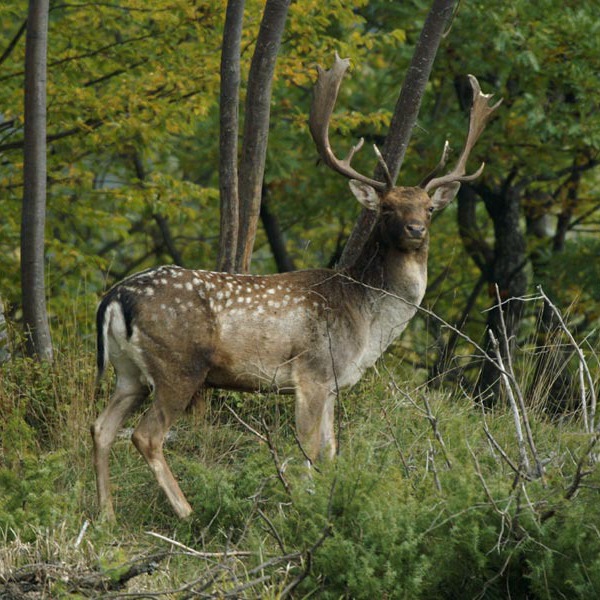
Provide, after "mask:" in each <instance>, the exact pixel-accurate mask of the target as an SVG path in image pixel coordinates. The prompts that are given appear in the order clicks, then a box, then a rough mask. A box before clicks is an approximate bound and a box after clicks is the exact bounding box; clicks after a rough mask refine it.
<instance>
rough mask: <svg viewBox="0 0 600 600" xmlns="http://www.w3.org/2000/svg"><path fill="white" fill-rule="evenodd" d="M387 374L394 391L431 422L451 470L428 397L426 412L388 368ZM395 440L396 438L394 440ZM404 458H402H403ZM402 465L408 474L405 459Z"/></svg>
mask: <svg viewBox="0 0 600 600" xmlns="http://www.w3.org/2000/svg"><path fill="white" fill-rule="evenodd" d="M385 371H386V373H387V374H388V375H389V376H390V380H391V382H392V385H393V386H394V389H395V390H396V391H397V392H399V393H400V394H402V395H403V396H404V397H405V398H407V399H408V401H409V402H410V403H411V404H412V405H413V406H414V407H415V408H416V409H417V410H418V411H419V412H420V413H421V414H424V415H425V416H426V417H427V420H428V421H429V423H430V424H431V428H432V429H433V435H434V436H435V439H436V440H437V441H438V442H439V444H440V446H441V448H442V452H443V453H444V460H445V461H446V465H447V466H448V468H449V469H451V468H452V463H451V462H450V458H449V457H448V451H447V449H446V444H445V443H444V439H443V438H442V434H441V433H440V431H439V429H438V426H437V424H438V421H437V418H436V417H435V416H434V414H433V412H432V410H431V406H430V404H429V401H428V400H427V396H425V395H423V401H424V403H425V408H426V410H423V409H422V408H419V405H418V404H417V403H416V402H415V400H414V399H413V398H412V397H411V395H410V394H409V393H408V392H405V391H404V390H403V389H402V388H401V387H400V386H399V385H398V384H397V383H396V381H395V380H394V378H393V377H392V375H391V373H390V371H389V369H388V368H387V367H386V369H385ZM384 416H385V417H386V420H387V414H386V413H385V412H384ZM394 440H395V438H394ZM396 446H397V447H398V443H397V442H396ZM401 457H402V456H401ZM402 463H403V464H404V468H405V469H406V471H407V474H408V466H407V465H406V461H405V460H404V457H402Z"/></svg>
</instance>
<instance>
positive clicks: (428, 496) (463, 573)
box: [0, 344, 600, 598]
mask: <svg viewBox="0 0 600 600" xmlns="http://www.w3.org/2000/svg"><path fill="white" fill-rule="evenodd" d="M71 347H72V348H74V347H76V344H72V345H71ZM93 362H94V361H93V358H92V356H91V355H89V354H86V352H84V351H83V350H81V349H80V351H72V352H69V353H68V354H64V355H59V356H58V358H57V362H56V365H55V367H54V368H47V367H43V366H39V365H35V364H33V363H31V362H28V361H18V360H15V361H14V362H13V363H12V364H9V365H5V366H4V367H1V368H0V369H2V370H1V371H0V378H1V381H0V384H1V385H0V436H1V440H2V444H1V453H0V536H2V537H1V540H2V542H1V546H2V547H1V549H0V577H2V576H3V577H4V578H5V579H4V583H5V585H6V589H12V588H10V586H12V585H15V584H14V583H7V582H8V577H9V575H11V574H12V576H13V578H16V579H19V577H20V578H21V580H19V581H20V583H19V585H21V586H22V585H23V583H22V582H23V581H24V580H25V579H26V578H27V577H29V578H30V579H31V580H32V581H33V579H35V578H34V577H33V575H31V573H34V574H35V573H37V580H38V584H37V588H35V589H38V590H40V589H45V591H46V593H48V594H50V595H51V596H52V597H60V596H63V595H67V594H70V593H73V592H74V591H76V592H82V590H87V592H86V593H87V594H88V595H92V596H93V595H103V594H105V593H109V592H108V591H107V590H112V591H110V593H111V594H113V595H117V596H118V595H119V594H121V593H124V592H126V591H127V592H129V593H134V592H136V591H141V590H148V591H153V592H155V593H156V592H159V591H162V592H163V594H162V595H161V597H166V598H182V597H186V596H187V595H188V594H189V593H190V592H192V591H193V592H195V593H198V594H200V593H204V594H207V595H210V594H216V595H217V596H219V597H222V596H224V595H225V594H226V593H228V592H229V593H231V595H232V597H244V596H245V597H248V598H254V597H258V596H260V597H267V598H268V597H273V598H277V597H282V596H286V595H288V594H290V593H291V594H292V595H293V596H295V597H304V596H306V595H310V594H314V593H318V595H319V597H325V598H329V597H331V598H339V597H352V598H376V597H386V598H393V597H394V598H395V597H398V598H433V597H436V598H471V597H482V598H494V597H506V595H507V593H508V592H510V594H511V595H512V597H531V598H556V597H561V596H562V595H564V596H566V597H569V598H574V597H581V598H589V597H594V596H598V595H600V502H599V497H598V485H600V474H599V469H598V468H597V467H596V468H594V467H591V470H592V473H591V474H590V475H588V476H587V477H586V478H585V480H584V483H583V485H582V486H581V487H580V488H579V490H578V493H577V494H576V495H575V496H574V498H572V499H569V500H565V494H566V492H567V490H568V486H569V485H570V484H571V482H572V480H573V477H574V474H575V472H576V464H577V461H578V460H579V458H580V457H581V456H582V455H583V453H584V452H585V448H586V446H587V444H588V443H589V436H586V435H584V434H582V433H581V431H582V429H581V423H580V422H579V421H578V420H577V419H571V420H566V421H564V422H562V423H553V422H550V421H549V420H548V419H546V418H544V417H543V415H542V413H541V412H540V411H539V410H532V411H530V413H531V414H530V418H531V419H532V429H533V434H534V439H535V441H536V444H537V448H538V452H539V455H540V457H541V458H542V459H544V460H545V461H546V460H547V461H548V463H547V464H546V474H545V476H544V478H543V479H537V480H534V481H525V480H520V481H517V482H516V481H515V473H514V472H513V470H512V469H511V467H510V466H509V465H508V464H507V461H506V460H504V459H503V458H502V457H501V456H500V454H499V451H498V450H497V449H495V448H494V447H493V446H492V444H491V443H490V441H489V439H488V437H487V436H486V434H485V432H484V422H485V423H487V427H489V430H490V432H491V434H492V436H493V437H494V439H495V440H496V441H497V443H498V444H499V445H500V446H501V447H502V448H504V450H505V451H506V452H507V454H508V456H509V457H510V459H511V460H512V461H514V462H515V463H517V462H518V452H517V449H516V443H515V428H514V424H513V419H512V415H511V414H510V413H509V412H508V411H507V410H506V409H504V408H502V409H498V410H496V411H495V412H494V413H491V414H487V415H483V414H482V413H481V412H480V411H478V410H477V409H476V408H473V405H472V403H471V401H470V400H469V398H467V397H466V396H465V395H463V394H461V393H460V392H456V393H454V394H453V395H451V394H450V392H448V391H445V392H439V391H438V392H427V396H424V394H425V389H423V388H419V387H418V386H417V385H416V384H415V383H412V382H411V381H407V374H406V373H401V372H398V373H392V372H390V371H388V369H380V372H379V373H375V372H371V373H370V374H369V375H368V376H367V377H366V378H365V379H364V380H363V381H362V382H361V384H360V385H359V386H357V387H356V388H355V389H353V390H351V391H349V392H346V393H344V394H343V395H342V398H341V405H340V408H341V410H340V415H341V418H340V424H341V451H342V452H341V455H340V457H339V459H338V460H337V461H336V462H335V463H334V464H332V465H323V466H321V469H320V470H321V472H320V473H316V472H315V473H314V475H313V477H312V479H307V477H306V472H305V469H304V467H303V466H302V457H301V454H300V452H299V450H298V448H297V447H296V445H295V442H294V438H293V435H292V427H291V419H292V415H293V407H292V405H291V403H290V401H289V400H282V399H280V398H277V397H275V396H268V397H261V396H250V395H246V396H242V395H236V394H229V395H226V396H224V397H217V396H215V397H213V398H212V400H211V403H210V408H209V409H208V411H207V413H206V415H200V414H199V413H198V412H197V413H195V414H191V415H189V416H188V418H186V419H182V421H181V422H180V423H179V424H178V425H177V426H176V427H175V428H174V432H175V435H174V436H173V439H172V440H170V441H169V442H168V444H167V454H168V456H167V458H168V460H169V462H170V464H171V466H172V468H173V470H174V472H175V473H176V475H177V476H178V478H179V480H180V482H181V485H182V488H183V490H184V492H185V493H186V495H187V497H188V500H189V501H190V503H191V504H192V506H193V507H194V508H195V512H194V514H193V515H192V517H191V518H190V519H188V520H186V521H185V522H180V521H178V520H177V519H176V518H175V517H174V516H173V514H172V513H171V511H170V508H169V506H168V505H167V503H166V501H165V499H164V497H163V496H162V494H161V493H160V492H159V491H158V489H157V486H156V485H155V483H154V481H153V479H152V476H151V474H150V471H149V470H148V469H147V468H146V466H145V465H144V464H143V461H142V459H141V458H140V457H139V456H138V454H137V452H136V451H135V449H134V448H133V446H132V445H131V444H130V443H129V442H128V441H127V440H126V439H120V440H119V441H118V442H117V443H116V444H115V450H114V452H113V458H112V462H111V467H112V477H113V482H114V487H115V490H114V491H115V500H116V504H115V506H116V511H117V518H118V523H117V524H116V525H109V524H107V523H104V522H101V521H98V520H97V519H96V518H95V489H94V481H93V474H92V469H91V461H90V439H89V425H90V423H91V422H92V421H93V418H94V416H95V414H96V412H97V410H98V409H99V405H100V404H102V403H103V402H104V401H105V399H106V394H107V393H108V392H107V389H106V388H107V387H108V382H107V384H106V386H105V389H103V391H102V393H101V394H100V398H99V399H98V401H97V402H98V406H94V403H93V401H92V397H93V381H94V373H93V370H92V365H93ZM386 364H387V365H388V366H391V365H393V364H395V360H394V358H393V357H389V358H388V359H387V360H386ZM408 377H411V376H410V375H409V376H408ZM413 377H414V376H413ZM425 398H427V399H428V401H429V403H430V406H431V415H430V416H431V417H434V418H435V425H436V429H434V427H433V420H432V419H431V418H428V415H427V412H426V407H425V402H424V399H425ZM225 404H227V405H229V406H230V407H232V408H233V409H234V410H235V411H236V412H237V413H238V415H239V416H240V417H241V418H242V419H243V420H245V421H246V422H247V423H249V424H250V425H252V427H254V428H255V429H257V430H259V431H261V432H262V433H263V434H264V435H266V434H268V436H269V437H270V439H271V443H272V446H273V448H275V449H276V451H277V456H278V459H277V462H278V466H279V467H281V468H282V470H283V474H282V477H278V475H277V469H276V466H275V464H274V460H273V456H272V453H271V452H270V451H269V447H268V444H267V443H265V442H264V441H260V440H259V439H258V438H257V437H256V436H254V435H253V434H252V433H250V432H249V431H248V429H246V428H245V427H244V426H243V425H241V424H240V423H239V421H238V420H236V419H235V418H234V417H233V416H232V414H231V413H230V411H228V410H227V409H226V407H225ZM536 404H537V405H539V404H540V402H539V398H538V400H537V401H536ZM258 415H261V416H262V417H264V419H265V421H264V422H263V421H261V419H260V418H259V417H258ZM130 425H134V423H131V424H130ZM265 427H266V429H265ZM436 432H437V434H436ZM588 467H589V465H588V464H587V463H586V470H587V469H588ZM282 478H283V479H284V480H285V484H286V485H287V486H288V487H289V488H290V491H289V492H288V491H287V490H286V488H285V486H284V483H283V482H282ZM554 511H555V512H554ZM86 521H88V522H89V523H90V525H89V527H88V528H87V529H86V530H85V532H84V534H83V536H82V538H81V540H80V543H79V544H78V545H77V544H76V542H77V538H78V535H79V534H80V532H81V531H82V526H83V525H84V523H85V522H86ZM148 532H152V533H154V534H158V535H161V536H163V537H164V538H167V539H160V538H158V537H156V535H151V533H148ZM169 540H171V541H169ZM175 542H177V543H178V544H180V545H176V544H175ZM186 548H187V549H186ZM194 552H195V553H194ZM198 552H201V553H202V552H204V553H221V554H217V555H201V554H198ZM236 553H240V554H236ZM246 553H247V554H246ZM153 563H156V564H155V565H153ZM33 564H35V565H37V566H34V567H31V565H33ZM132 565H135V566H136V568H137V567H141V568H140V570H141V571H144V569H145V567H148V569H147V570H150V571H153V572H152V573H150V574H139V575H138V574H137V571H128V569H130V568H131V566H132ZM153 567H156V568H153ZM129 575H132V577H131V579H129V580H128V581H127V582H125V581H123V582H122V586H121V588H120V591H119V585H120V584H119V583H118V581H119V578H120V577H122V576H124V578H125V579H127V577H128V576H129ZM133 575H136V576H135V577H134V576H133ZM40 582H41V583H40ZM1 586H2V579H1V578H0V590H1ZM86 586H87V587H86ZM34 587H35V586H34ZM20 589H21V591H22V590H23V589H25V588H23V587H21V588H20ZM0 595H1V593H0Z"/></svg>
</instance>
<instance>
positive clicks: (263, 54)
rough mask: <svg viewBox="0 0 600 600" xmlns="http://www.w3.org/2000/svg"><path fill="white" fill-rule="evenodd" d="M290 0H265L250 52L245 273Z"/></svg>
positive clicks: (243, 202) (243, 175)
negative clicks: (258, 27) (255, 37)
mask: <svg viewBox="0 0 600 600" xmlns="http://www.w3.org/2000/svg"><path fill="white" fill-rule="evenodd" d="M290 1H291V0H267V4H266V6H265V12H264V14H263V18H262V21H261V24H260V30H259V33H258V38H257V40H256V48H255V50H254V55H253V56H252V63H251V65H250V73H249V75H248V90H247V94H246V105H245V120H244V139H243V146H242V158H241V163H240V171H239V195H240V221H239V231H238V242H237V251H236V264H235V267H236V271H238V272H240V273H247V272H248V271H249V269H250V259H251V257H252V249H253V247H254V240H255V237H256V229H257V226H258V218H259V214H260V200H261V194H262V185H263V175H264V171H265V162H266V158H267V141H268V136H269V117H270V113H271V87H272V83H273V73H274V71H275V62H276V60H277V53H278V52H279V46H280V44H281V37H282V35H283V30H284V27H285V21H286V18H287V13H288V8H289V5H290Z"/></svg>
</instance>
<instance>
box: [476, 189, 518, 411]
mask: <svg viewBox="0 0 600 600" xmlns="http://www.w3.org/2000/svg"><path fill="white" fill-rule="evenodd" d="M484 200H485V203H486V207H487V209H488V213H489V214H490V216H491V217H492V220H493V223H494V235H495V243H494V261H493V265H492V268H491V273H490V285H489V288H488V292H489V295H490V298H491V299H492V301H493V304H492V307H491V308H490V310H489V311H488V313H487V315H488V316H487V329H488V330H492V331H493V333H494V335H495V336H496V338H497V339H498V340H500V349H501V351H502V358H503V360H504V361H505V364H506V360H507V358H508V355H507V352H506V346H508V352H509V353H511V354H512V349H513V348H514V344H515V338H516V334H517V332H518V328H519V325H520V322H521V316H522V309H523V303H522V301H521V300H519V298H521V297H522V296H523V295H524V294H525V292H526V290H527V275H526V273H525V265H526V263H527V254H526V245H525V236H524V234H523V231H522V230H521V226H520V223H519V217H520V206H521V197H520V193H519V191H518V190H517V189H516V188H514V187H511V186H510V185H507V186H505V187H504V188H503V189H502V191H501V193H499V194H498V195H496V194H494V195H489V194H488V195H487V196H484ZM496 286H497V287H498V294H499V296H500V301H501V302H502V305H501V306H499V305H498V300H497V296H496ZM502 320H504V323H505V326H506V331H503V327H502ZM503 340H506V342H507V343H504V342H503ZM485 349H486V351H487V352H488V354H490V355H491V356H493V355H494V352H493V349H492V345H491V342H490V340H489V338H488V339H486V341H485ZM477 392H478V395H479V397H480V399H481V401H482V402H483V403H484V404H485V405H486V406H492V405H493V404H495V403H496V402H497V401H498V398H499V392H500V373H499V371H498V369H496V367H495V366H494V365H493V364H492V363H491V362H489V361H485V362H484V364H483V367H482V369H481V373H480V376H479V380H478V382H477Z"/></svg>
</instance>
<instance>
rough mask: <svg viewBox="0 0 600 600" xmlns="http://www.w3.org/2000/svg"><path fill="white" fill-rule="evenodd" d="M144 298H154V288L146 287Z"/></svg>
mask: <svg viewBox="0 0 600 600" xmlns="http://www.w3.org/2000/svg"><path fill="white" fill-rule="evenodd" d="M146 296H154V288H152V287H147V288H146Z"/></svg>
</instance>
